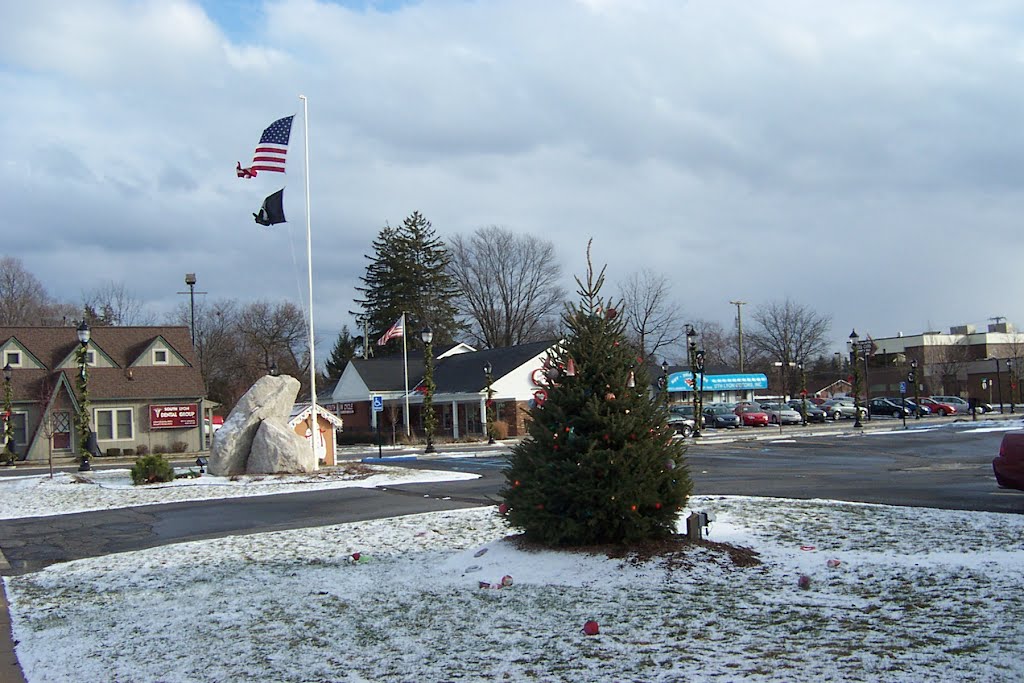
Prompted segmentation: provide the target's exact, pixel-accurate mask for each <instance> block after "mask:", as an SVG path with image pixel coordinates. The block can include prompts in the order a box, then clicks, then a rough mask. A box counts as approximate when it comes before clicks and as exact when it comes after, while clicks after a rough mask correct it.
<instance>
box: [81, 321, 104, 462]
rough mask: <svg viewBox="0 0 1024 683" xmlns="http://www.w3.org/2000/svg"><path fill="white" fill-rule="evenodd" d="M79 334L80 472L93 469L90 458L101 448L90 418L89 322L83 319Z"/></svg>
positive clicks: (90, 332) (90, 334) (90, 335)
mask: <svg viewBox="0 0 1024 683" xmlns="http://www.w3.org/2000/svg"><path fill="white" fill-rule="evenodd" d="M76 333H77V334H78V351H77V354H78V394H79V396H80V397H81V403H80V404H79V407H78V447H79V450H80V451H81V452H80V454H79V457H80V459H81V462H80V463H79V465H78V471H79V472H88V471H89V470H91V469H92V467H91V466H90V464H89V459H90V458H91V457H92V456H93V455H95V454H96V452H97V451H98V450H99V448H98V447H97V445H96V432H94V431H92V424H91V422H90V419H89V363H88V360H89V352H88V349H89V339H91V338H92V331H91V330H90V329H89V323H87V322H85V320H82V322H81V324H80V325H79V326H78V329H77V330H76Z"/></svg>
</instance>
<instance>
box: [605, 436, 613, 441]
mask: <svg viewBox="0 0 1024 683" xmlns="http://www.w3.org/2000/svg"><path fill="white" fill-rule="evenodd" d="M604 440H605V441H611V440H612V438H611V437H610V436H608V435H607V434H605V435H604Z"/></svg>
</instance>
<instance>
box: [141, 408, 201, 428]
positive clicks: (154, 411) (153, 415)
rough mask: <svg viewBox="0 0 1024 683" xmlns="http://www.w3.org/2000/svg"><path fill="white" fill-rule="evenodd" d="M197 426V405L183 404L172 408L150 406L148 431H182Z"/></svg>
mask: <svg viewBox="0 0 1024 683" xmlns="http://www.w3.org/2000/svg"><path fill="white" fill-rule="evenodd" d="M198 426H199V404H198V403H183V404H180V405H173V406H152V405H151V406H150V407H149V428H150V429H184V428H188V427H198Z"/></svg>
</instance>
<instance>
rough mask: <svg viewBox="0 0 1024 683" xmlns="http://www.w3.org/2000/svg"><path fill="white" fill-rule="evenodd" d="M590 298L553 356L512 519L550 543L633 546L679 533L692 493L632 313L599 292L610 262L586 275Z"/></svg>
mask: <svg viewBox="0 0 1024 683" xmlns="http://www.w3.org/2000/svg"><path fill="white" fill-rule="evenodd" d="M576 282H577V284H578V285H579V294H580V296H581V302H580V304H579V305H577V306H574V307H572V308H570V309H569V310H568V311H567V312H566V313H565V314H564V315H563V320H564V322H565V326H566V328H567V330H568V332H567V336H566V338H565V339H564V341H563V342H562V344H560V346H559V347H558V348H557V350H555V351H553V352H552V354H550V355H549V357H548V362H547V376H548V378H549V382H548V386H547V387H546V388H545V389H544V391H545V392H546V394H547V396H546V399H545V398H544V396H543V394H542V395H541V396H540V398H541V399H542V400H538V401H536V402H535V405H534V407H533V408H532V409H531V411H530V421H529V427H528V429H529V436H528V438H526V439H524V440H523V441H522V442H521V443H520V444H519V445H517V446H516V447H515V448H514V449H513V451H512V454H511V456H510V458H509V466H508V467H507V468H506V470H505V478H506V483H505V486H504V488H503V490H502V492H501V495H502V497H503V498H504V501H505V506H504V507H502V508H501V509H502V511H504V512H505V513H506V514H507V516H508V520H509V522H510V523H511V524H512V526H514V527H517V528H520V529H522V530H523V531H524V532H525V535H526V537H527V538H528V539H530V540H533V541H536V542H539V543H542V544H545V545H562V546H565V545H593V544H602V543H630V542H637V541H643V540H648V539H656V538H664V537H667V536H669V535H671V534H673V533H675V532H676V524H677V518H678V516H679V512H680V510H681V509H682V508H683V506H685V505H686V501H687V499H688V497H689V495H690V491H691V482H690V476H689V473H688V471H687V468H686V465H685V462H684V457H683V454H684V452H685V448H684V447H683V446H682V445H681V444H680V443H678V442H676V441H674V440H673V439H672V435H673V431H672V430H671V429H670V428H669V427H668V426H667V424H666V419H667V417H668V415H667V412H666V411H665V408H664V406H663V404H662V403H661V401H658V400H652V397H651V396H650V393H649V387H650V381H649V376H648V374H647V371H646V370H645V368H644V363H643V361H642V359H641V358H638V357H637V355H636V351H635V350H634V349H633V348H632V347H631V346H630V344H629V342H628V341H627V339H626V336H625V324H624V316H621V315H618V313H617V311H616V309H615V308H614V307H611V306H609V304H608V302H607V301H605V300H603V299H601V298H600V297H599V292H600V289H601V286H602V284H603V283H604V269H602V270H601V272H600V273H599V274H598V276H597V278H596V279H595V278H594V272H593V267H592V266H591V264H590V255H589V246H588V253H587V281H586V283H585V284H584V283H583V282H582V281H581V280H580V279H579V278H576Z"/></svg>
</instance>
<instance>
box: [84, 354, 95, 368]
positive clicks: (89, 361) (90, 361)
mask: <svg viewBox="0 0 1024 683" xmlns="http://www.w3.org/2000/svg"><path fill="white" fill-rule="evenodd" d="M85 364H86V365H88V366H89V367H94V366H95V365H96V352H95V351H86V352H85Z"/></svg>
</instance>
